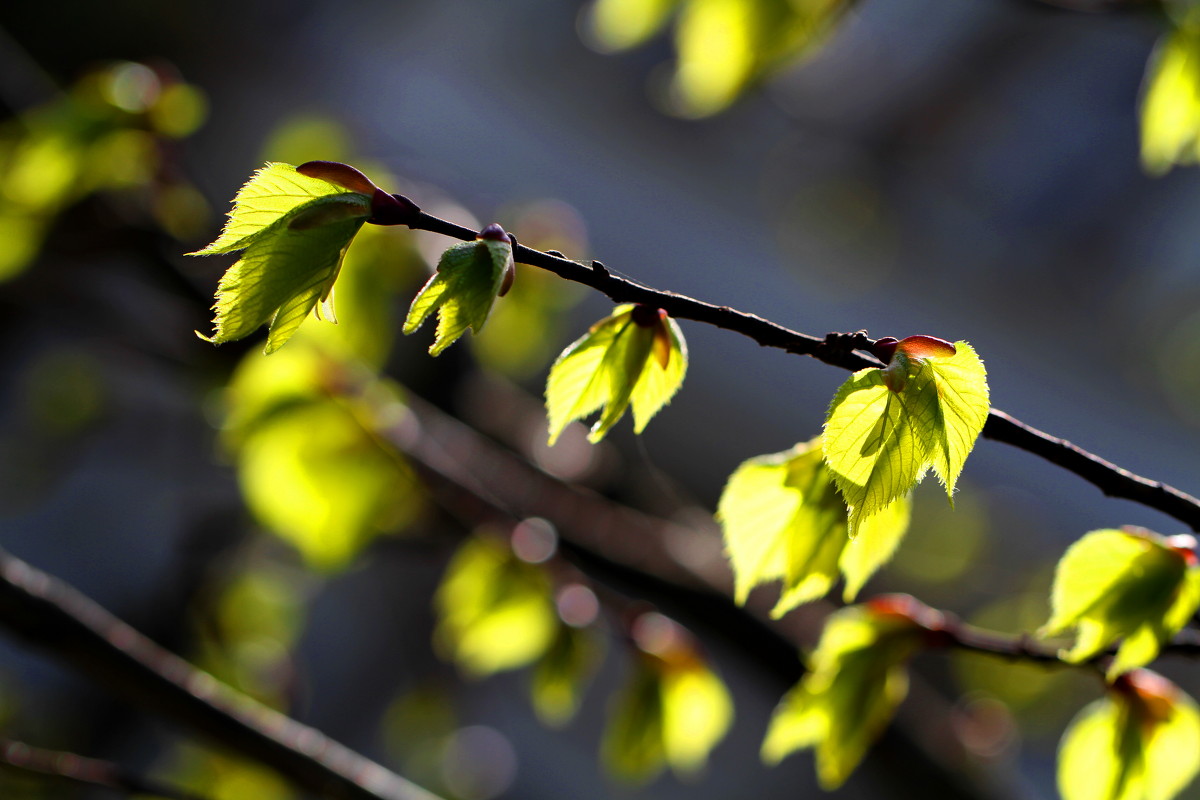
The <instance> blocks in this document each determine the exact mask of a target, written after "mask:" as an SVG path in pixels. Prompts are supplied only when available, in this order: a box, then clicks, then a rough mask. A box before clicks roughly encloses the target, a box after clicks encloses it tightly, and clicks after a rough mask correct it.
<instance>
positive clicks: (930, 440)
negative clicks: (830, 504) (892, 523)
mask: <svg viewBox="0 0 1200 800" xmlns="http://www.w3.org/2000/svg"><path fill="white" fill-rule="evenodd" d="M913 338H914V339H917V338H921V339H924V338H928V337H913ZM918 344H921V343H918ZM904 345H905V342H904V341H902V342H900V349H898V350H897V351H896V353H895V355H894V356H893V357H892V361H891V363H889V365H888V366H887V367H886V368H883V369H865V370H860V371H859V372H856V373H854V375H852V376H851V377H850V378H849V379H848V380H847V381H846V382H845V383H844V384H842V386H841V388H840V389H839V390H838V393H837V395H836V396H835V397H834V399H833V402H832V403H831V404H830V407H829V414H828V416H827V418H826V422H825V434H824V448H825V459H826V463H828V465H829V467H830V470H831V471H832V473H833V479H834V481H835V483H836V484H837V487H838V489H839V490H841V493H842V496H843V497H844V498H845V500H846V503H847V505H848V506H849V509H850V535H851V536H854V535H855V534H856V533H857V531H858V529H859V525H860V523H861V522H862V521H863V520H865V519H868V518H870V517H871V516H873V515H876V514H878V513H880V512H881V511H883V510H884V509H885V508H887V507H888V506H889V505H890V504H891V503H893V502H894V501H895V500H896V499H897V498H900V497H902V496H904V495H906V494H908V492H909V490H911V489H912V488H913V487H914V486H915V485H916V484H917V482H918V481H920V480H921V478H922V477H924V475H925V473H926V472H927V471H929V470H930V469H932V470H933V471H934V473H935V474H936V475H937V476H938V477H939V478H940V479H941V481H942V483H943V485H944V486H945V487H946V493H947V495H948V496H950V497H951V498H953V493H954V487H955V483H956V482H957V480H958V475H959V473H960V472H961V471H962V466H963V463H964V462H965V461H966V458H967V455H968V453H970V451H971V448H972V447H973V446H974V444H975V440H976V438H977V437H978V436H979V432H980V431H981V430H982V429H983V424H984V422H985V421H986V420H987V414H988V388H987V377H986V374H985V372H984V368H983V363H982V362H981V361H980V360H979V357H978V356H976V355H975V351H974V350H973V349H972V348H971V346H970V345H968V344H967V343H966V342H957V343H956V344H955V345H954V348H955V350H956V353H955V354H954V355H953V356H924V355H920V354H918V349H917V348H913V349H912V351H911V352H910V351H906V349H905V347H904ZM920 350H921V351H924V350H925V348H924V347H923V346H922V347H921V348H920Z"/></svg>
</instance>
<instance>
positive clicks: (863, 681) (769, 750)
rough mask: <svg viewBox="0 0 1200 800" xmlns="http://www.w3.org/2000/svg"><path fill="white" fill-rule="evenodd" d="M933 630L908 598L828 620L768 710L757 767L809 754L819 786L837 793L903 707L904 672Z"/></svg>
mask: <svg viewBox="0 0 1200 800" xmlns="http://www.w3.org/2000/svg"><path fill="white" fill-rule="evenodd" d="M939 624H940V620H939V617H938V615H937V614H936V612H933V611H932V610H931V609H928V608H926V607H924V606H921V605H920V604H919V603H917V602H916V601H914V600H912V598H907V597H885V598H880V599H877V600H874V601H871V602H870V603H867V604H864V605H859V606H850V607H848V608H844V609H842V610H841V611H837V612H835V613H834V614H832V615H830V617H829V618H828V619H827V620H826V623H825V629H824V631H822V633H821V639H820V642H818V644H817V649H816V650H814V651H813V653H812V655H811V656H810V657H809V659H808V668H809V671H808V673H807V674H806V675H805V676H804V678H803V679H802V680H801V681H800V683H799V684H798V685H797V686H796V687H795V688H793V689H792V690H791V691H790V692H788V694H787V695H785V696H784V698H783V700H781V701H780V704H779V707H778V708H776V709H775V714H774V716H773V717H772V719H771V723H770V726H769V728H768V730H767V735H766V738H765V740H764V741H763V746H762V758H763V760H764V761H765V762H767V763H770V764H774V763H777V762H779V761H780V760H782V759H783V758H784V757H786V756H787V755H789V754H791V753H793V752H795V751H797V750H800V749H804V748H809V747H812V748H814V749H815V750H816V758H817V777H818V780H819V781H820V783H821V786H823V787H824V788H826V789H834V788H837V787H838V786H840V785H842V783H844V782H845V781H846V778H848V777H849V776H850V773H851V772H853V771H854V768H855V767H856V766H858V764H859V762H860V761H862V758H863V756H864V755H865V754H866V752H867V748H869V747H870V745H871V743H872V742H874V740H875V739H876V738H877V737H878V736H879V734H880V733H881V732H882V730H883V728H884V726H885V725H887V723H888V721H889V720H890V719H891V718H892V715H893V714H894V713H895V710H896V706H897V705H899V703H900V701H901V700H902V699H904V695H905V694H906V693H907V691H908V676H907V673H906V671H905V664H906V663H907V661H908V659H909V657H910V656H911V655H912V654H913V652H914V651H915V650H916V649H917V647H918V646H919V645H920V644H921V641H922V638H923V637H924V636H925V635H926V634H927V632H928V631H929V630H930V629H931V628H934V627H936V626H937V625H939Z"/></svg>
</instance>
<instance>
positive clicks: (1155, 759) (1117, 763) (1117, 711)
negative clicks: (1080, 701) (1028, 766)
mask: <svg viewBox="0 0 1200 800" xmlns="http://www.w3.org/2000/svg"><path fill="white" fill-rule="evenodd" d="M1197 770H1200V712H1198V711H1197V708H1196V704H1195V702H1194V701H1193V700H1192V699H1191V698H1190V697H1188V696H1187V695H1186V694H1184V693H1183V692H1182V691H1180V690H1179V688H1178V687H1177V686H1175V685H1174V684H1172V683H1171V682H1170V681H1168V680H1166V679H1165V678H1163V677H1161V676H1160V675H1157V674H1155V673H1152V672H1149V671H1148V670H1135V671H1133V672H1129V673H1126V674H1125V675H1124V676H1122V678H1121V680H1119V681H1118V682H1117V683H1116V684H1115V685H1113V686H1112V687H1110V688H1109V690H1108V692H1107V694H1106V695H1105V696H1104V697H1103V698H1102V699H1100V700H1097V701H1096V702H1094V703H1092V704H1090V705H1088V706H1087V707H1085V708H1084V709H1083V710H1082V711H1081V712H1079V715H1078V716H1076V717H1075V719H1074V720H1072V721H1071V724H1070V725H1069V726H1068V728H1067V730H1066V732H1065V733H1064V734H1063V738H1062V744H1061V745H1060V748H1059V753H1058V788H1059V792H1061V794H1062V796H1063V800H1170V798H1173V797H1175V796H1176V795H1178V794H1179V793H1180V792H1182V791H1183V790H1184V788H1186V787H1187V785H1188V784H1189V783H1191V781H1192V780H1193V778H1195V776H1196V772H1197Z"/></svg>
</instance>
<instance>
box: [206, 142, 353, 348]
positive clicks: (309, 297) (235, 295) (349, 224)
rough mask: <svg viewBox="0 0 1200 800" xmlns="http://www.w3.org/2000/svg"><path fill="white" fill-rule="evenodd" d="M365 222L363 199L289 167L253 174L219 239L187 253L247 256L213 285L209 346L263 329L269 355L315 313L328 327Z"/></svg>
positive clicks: (271, 166)
mask: <svg viewBox="0 0 1200 800" xmlns="http://www.w3.org/2000/svg"><path fill="white" fill-rule="evenodd" d="M370 215H371V198H370V197H369V196H367V195H365V194H361V193H358V192H351V191H347V190H346V189H345V188H343V187H342V186H340V185H338V184H335V183H331V182H329V181H326V180H321V179H319V178H313V177H310V176H308V175H305V174H302V173H300V172H297V170H296V168H295V167H293V166H291V165H290V164H281V163H273V164H268V165H267V166H266V167H264V168H263V169H261V170H259V171H258V172H256V173H255V174H254V177H252V178H251V179H250V181H249V182H248V183H247V184H246V185H245V186H243V187H242V189H241V191H239V192H238V195H237V197H236V198H235V199H234V206H233V210H232V211H231V212H230V214H229V220H228V221H227V222H226V224H225V229H224V230H223V231H222V232H221V235H220V236H219V237H217V240H216V241H214V242H213V243H212V244H210V245H209V246H208V247H205V248H204V249H202V250H199V251H197V252H195V253H193V254H192V255H210V254H213V253H225V252H230V251H233V250H242V249H244V250H245V251H246V252H245V253H243V255H242V257H241V259H239V260H238V261H237V263H235V264H234V265H233V266H232V267H230V268H229V269H228V271H226V273H225V275H224V276H223V277H222V278H221V281H220V283H219V284H218V286H217V301H216V304H215V305H214V306H213V310H214V311H215V312H216V316H215V319H214V321H213V325H214V332H213V335H212V336H211V337H209V341H212V342H213V343H215V344H220V343H222V342H229V341H234V340H236V339H241V338H243V337H245V336H248V335H249V334H251V333H253V332H254V331H256V330H257V329H258V328H260V327H261V326H263V325H265V324H269V325H270V333H269V334H268V336H267V346H266V352H268V353H271V352H274V351H275V350H277V349H278V348H280V347H281V346H282V345H283V344H284V343H285V342H287V340H288V339H289V338H291V336H292V334H293V333H295V332H296V329H297V328H299V327H300V324H301V323H302V322H303V321H304V318H305V317H307V316H308V314H309V312H311V311H313V310H314V309H316V310H317V314H318V316H324V317H325V318H328V319H329V320H330V321H334V320H333V307H332V292H333V285H334V282H335V281H336V280H337V276H338V272H339V270H340V269H341V264H342V258H343V256H344V255H345V252H346V248H347V247H348V246H349V244H350V241H351V240H352V239H353V238H354V235H355V234H356V233H357V232H358V229H359V228H360V227H362V224H363V222H365V221H366V219H367V217H369V216H370ZM318 303H320V304H321V306H320V307H318Z"/></svg>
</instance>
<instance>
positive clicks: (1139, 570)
mask: <svg viewBox="0 0 1200 800" xmlns="http://www.w3.org/2000/svg"><path fill="white" fill-rule="evenodd" d="M1198 606H1200V568H1197V567H1196V566H1195V556H1194V554H1192V553H1190V551H1187V550H1181V549H1179V548H1176V547H1174V546H1172V544H1171V542H1169V541H1168V540H1167V539H1165V538H1163V537H1161V536H1159V535H1157V534H1154V533H1150V532H1149V531H1141V530H1115V529H1105V530H1098V531H1092V532H1091V533H1089V534H1087V535H1086V536H1084V537H1083V538H1082V539H1080V540H1079V541H1077V542H1075V543H1074V544H1073V545H1071V547H1070V548H1068V549H1067V552H1066V553H1065V554H1064V555H1063V557H1062V559H1061V560H1060V561H1059V562H1058V567H1057V569H1056V571H1055V575H1054V587H1053V589H1052V592H1051V607H1052V611H1053V613H1052V614H1051V617H1050V620H1049V621H1048V622H1047V623H1046V625H1045V626H1044V627H1043V628H1042V630H1041V631H1039V633H1040V635H1042V636H1052V635H1055V634H1058V633H1062V632H1063V631H1066V630H1068V629H1070V628H1077V632H1078V633H1077V637H1076V640H1075V645H1074V647H1072V648H1071V649H1070V650H1069V651H1067V652H1065V653H1064V654H1063V657H1064V658H1065V659H1067V660H1069V661H1073V662H1080V661H1086V660H1088V659H1090V658H1092V657H1094V656H1096V655H1097V654H1099V653H1100V652H1101V651H1103V650H1104V649H1105V648H1106V647H1108V646H1109V645H1110V644H1112V643H1113V642H1115V641H1116V640H1118V639H1124V640H1125V641H1124V642H1123V643H1122V645H1121V647H1120V649H1119V650H1118V651H1117V656H1116V658H1115V659H1114V660H1113V663H1112V665H1111V666H1110V667H1109V670H1108V677H1109V679H1110V680H1112V679H1113V678H1115V677H1116V676H1117V675H1119V674H1120V673H1122V672H1125V671H1127V670H1130V669H1133V668H1135V667H1140V666H1144V665H1145V664H1148V663H1149V662H1150V661H1152V660H1154V658H1156V657H1157V656H1158V651H1159V649H1160V648H1161V647H1162V645H1163V644H1164V643H1165V642H1166V641H1168V640H1169V639H1170V638H1171V637H1172V636H1174V635H1175V634H1176V633H1178V632H1179V630H1180V629H1181V628H1182V627H1183V626H1184V625H1185V624H1186V623H1187V621H1188V620H1189V619H1190V618H1191V617H1192V615H1193V614H1194V613H1195V612H1196V609H1197V607H1198Z"/></svg>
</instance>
